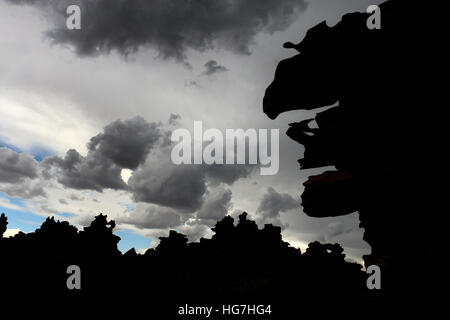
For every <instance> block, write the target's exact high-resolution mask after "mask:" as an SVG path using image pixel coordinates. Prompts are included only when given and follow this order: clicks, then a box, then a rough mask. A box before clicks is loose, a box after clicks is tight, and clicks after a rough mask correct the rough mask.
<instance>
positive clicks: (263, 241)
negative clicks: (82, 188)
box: [0, 213, 368, 319]
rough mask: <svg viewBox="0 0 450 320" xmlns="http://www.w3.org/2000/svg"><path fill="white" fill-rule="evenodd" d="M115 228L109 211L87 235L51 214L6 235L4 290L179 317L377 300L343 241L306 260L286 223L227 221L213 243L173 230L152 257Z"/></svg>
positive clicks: (319, 248) (287, 311) (2, 243)
mask: <svg viewBox="0 0 450 320" xmlns="http://www.w3.org/2000/svg"><path fill="white" fill-rule="evenodd" d="M1 221H2V223H3V224H4V223H6V218H3V216H2V220H1ZM114 226H115V224H114V221H108V220H107V218H106V216H104V215H102V214H100V215H98V216H97V217H95V220H94V221H93V222H92V223H91V225H90V226H89V227H86V228H84V230H83V231H79V232H78V230H77V229H76V228H75V227H73V226H71V225H69V224H68V223H67V222H61V221H55V220H54V218H48V219H47V220H46V221H45V222H44V223H43V224H42V226H41V227H40V228H39V229H37V230H36V231H35V232H33V233H28V234H25V233H20V234H17V235H15V236H14V237H10V238H1V239H0V256H1V259H2V263H1V265H0V281H1V287H2V290H4V291H5V292H8V294H9V295H10V297H17V298H18V299H21V300H20V301H23V299H27V298H30V299H31V300H32V301H35V300H36V299H38V300H39V298H40V297H42V298H43V299H52V301H58V303H62V305H65V303H69V304H76V306H77V307H79V308H85V307H86V304H87V305H89V303H91V302H94V301H95V304H96V306H95V307H96V308H99V309H102V310H103V308H102V307H101V306H102V305H101V304H100V301H114V299H118V298H119V297H120V303H122V304H125V303H139V302H140V303H145V305H146V306H147V308H151V310H152V314H153V315H154V314H161V315H163V316H161V317H160V318H161V319H169V318H177V310H178V309H177V308H178V307H179V306H184V305H185V304H186V303H191V304H192V303H197V304H199V305H205V304H214V305H219V304H226V303H239V304H243V303H245V304H271V305H272V308H273V314H272V316H271V319H283V318H284V317H285V316H288V315H292V314H298V312H299V310H298V309H297V308H298V303H297V301H299V300H301V301H302V302H303V303H305V304H306V305H305V306H303V307H302V308H303V310H304V309H305V308H307V306H309V307H311V308H312V306H313V305H314V306H315V305H316V304H317V303H320V304H322V303H327V304H328V305H334V304H336V305H337V304H339V303H343V302H348V301H352V302H354V303H362V304H364V303H366V302H367V301H368V299H367V297H368V290H367V288H366V284H365V281H366V278H367V275H366V274H365V273H364V272H363V271H362V270H361V265H359V264H356V263H350V262H346V261H345V260H344V258H345V255H344V254H343V249H342V248H341V247H340V246H339V245H338V244H320V243H318V242H314V243H311V244H310V245H309V247H308V249H307V250H306V252H305V253H304V254H302V253H301V251H300V249H294V248H292V247H290V246H289V245H288V244H287V243H286V242H284V241H283V240H282V238H281V228H280V227H275V226H273V225H265V226H264V228H263V229H259V228H258V227H257V225H256V223H255V222H254V221H252V220H248V219H247V214H246V213H243V214H242V215H241V216H240V217H239V222H238V223H237V225H235V224H234V219H233V218H232V217H229V216H227V217H225V218H224V219H223V220H221V221H219V222H217V223H216V225H215V227H214V228H213V229H212V230H213V231H214V232H215V234H214V235H213V236H212V238H211V239H203V238H202V239H201V240H200V242H197V243H188V241H187V238H186V237H185V236H184V235H182V234H180V233H178V232H176V231H170V233H169V236H168V237H162V238H160V243H159V245H158V246H157V247H156V248H155V249H149V250H147V252H146V253H145V254H144V255H141V254H137V253H136V251H135V250H134V249H131V250H129V251H128V252H127V253H125V254H124V255H122V254H121V253H120V252H119V251H118V250H117V242H118V240H119V237H117V236H116V235H114V234H113V233H112V232H113V228H114ZM69 265H78V266H80V269H81V272H82V273H81V280H82V285H81V290H79V291H78V290H73V291H71V290H69V289H67V287H66V279H67V277H68V276H69V275H68V274H67V273H66V270H67V267H68V266H69ZM319 296H320V299H319V300H317V299H318V298H317V297H319ZM54 299H56V300H54ZM245 318H246V319H247V318H252V317H245Z"/></svg>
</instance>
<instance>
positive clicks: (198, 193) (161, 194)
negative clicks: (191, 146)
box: [128, 154, 206, 212]
mask: <svg viewBox="0 0 450 320" xmlns="http://www.w3.org/2000/svg"><path fill="white" fill-rule="evenodd" d="M128 186H129V190H130V191H131V192H132V193H133V198H134V200H135V201H142V202H148V203H154V204H158V205H162V206H167V207H171V208H175V209H178V210H181V211H186V212H193V211H195V210H197V209H198V208H199V207H200V206H201V205H202V202H203V199H202V197H203V194H204V193H205V191H206V181H205V175H204V173H203V171H202V168H201V166H196V165H180V166H177V165H174V164H172V163H171V160H170V154H167V158H165V159H163V160H162V161H160V160H159V158H153V159H152V157H150V158H149V160H148V161H147V162H146V163H145V164H144V165H143V166H142V167H140V168H139V169H138V170H136V171H135V172H134V173H133V175H132V176H131V178H130V179H129V180H128Z"/></svg>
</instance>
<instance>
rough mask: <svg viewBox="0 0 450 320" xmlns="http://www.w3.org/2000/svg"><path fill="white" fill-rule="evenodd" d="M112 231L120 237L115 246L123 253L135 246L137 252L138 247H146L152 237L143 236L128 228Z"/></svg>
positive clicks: (148, 245)
mask: <svg viewBox="0 0 450 320" xmlns="http://www.w3.org/2000/svg"><path fill="white" fill-rule="evenodd" d="M114 233H115V234H116V235H118V236H119V237H120V241H119V244H118V245H117V246H118V248H119V250H120V251H122V252H123V253H125V252H127V251H128V250H130V249H131V248H135V250H136V252H138V251H139V249H148V248H149V247H150V244H151V243H152V241H153V239H152V238H146V237H143V236H141V235H139V234H137V233H136V232H134V231H133V230H129V229H124V230H120V231H116V232H114Z"/></svg>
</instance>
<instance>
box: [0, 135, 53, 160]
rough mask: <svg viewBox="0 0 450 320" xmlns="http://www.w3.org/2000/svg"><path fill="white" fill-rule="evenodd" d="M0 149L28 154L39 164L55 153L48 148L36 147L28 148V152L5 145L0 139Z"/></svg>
mask: <svg viewBox="0 0 450 320" xmlns="http://www.w3.org/2000/svg"><path fill="white" fill-rule="evenodd" d="M0 148H8V149H11V150H13V151H15V152H17V153H22V152H28V153H29V154H31V155H32V156H33V157H34V159H35V160H36V161H37V162H41V161H42V160H44V159H45V158H47V157H50V156H53V155H54V154H55V152H53V151H52V150H50V149H49V148H46V147H43V146H38V145H34V146H31V148H29V149H28V150H22V149H21V148H19V147H17V146H15V145H12V144H9V143H6V142H4V141H3V140H1V139H0Z"/></svg>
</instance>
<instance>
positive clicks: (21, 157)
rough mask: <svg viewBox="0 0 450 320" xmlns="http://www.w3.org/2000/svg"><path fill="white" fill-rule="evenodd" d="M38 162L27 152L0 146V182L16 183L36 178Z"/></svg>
mask: <svg viewBox="0 0 450 320" xmlns="http://www.w3.org/2000/svg"><path fill="white" fill-rule="evenodd" d="M37 175H38V163H37V161H36V160H34V158H33V157H32V156H31V155H29V154H28V153H18V152H15V151H13V150H11V149H8V148H0V183H18V182H23V181H24V180H25V179H27V178H31V179H33V178H36V177H37Z"/></svg>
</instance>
